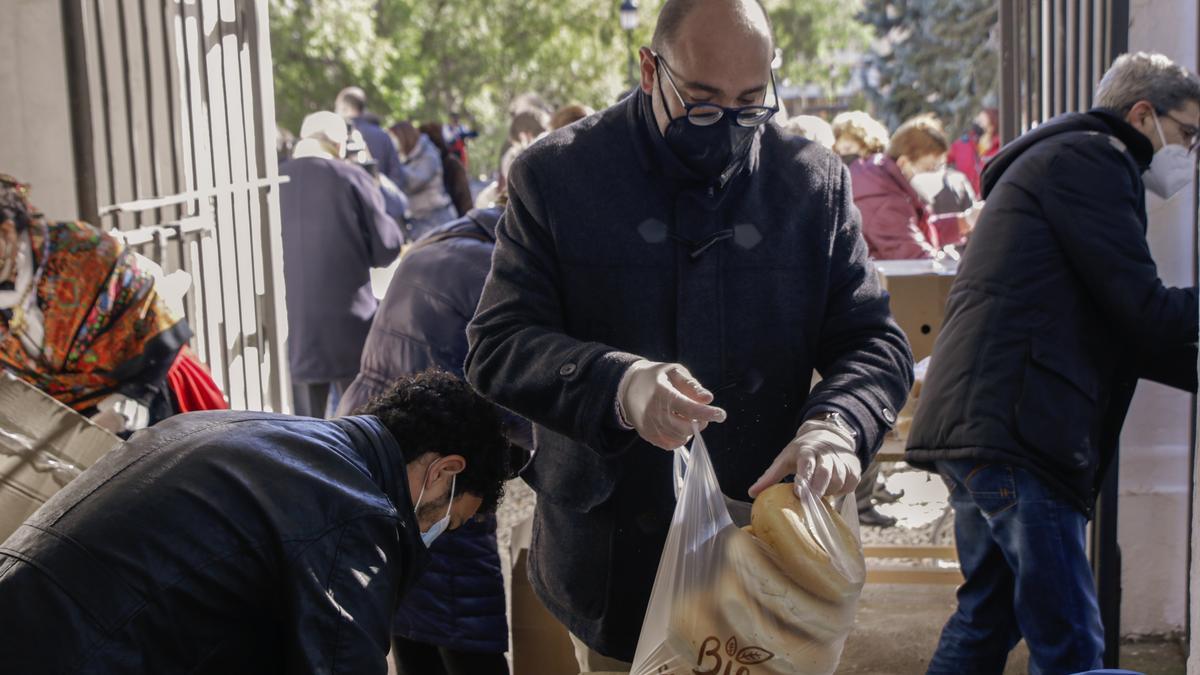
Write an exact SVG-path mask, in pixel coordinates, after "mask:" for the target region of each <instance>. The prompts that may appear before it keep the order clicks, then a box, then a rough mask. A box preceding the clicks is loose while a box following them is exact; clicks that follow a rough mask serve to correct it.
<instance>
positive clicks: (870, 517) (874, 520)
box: [858, 506, 896, 527]
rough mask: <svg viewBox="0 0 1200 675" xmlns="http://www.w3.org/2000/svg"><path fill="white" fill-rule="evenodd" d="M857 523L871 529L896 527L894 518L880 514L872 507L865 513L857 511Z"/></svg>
mask: <svg viewBox="0 0 1200 675" xmlns="http://www.w3.org/2000/svg"><path fill="white" fill-rule="evenodd" d="M858 522H860V523H862V524H863V525H870V526H872V527H894V526H895V525H896V519H895V518H893V517H892V516H888V515H884V514H882V513H880V512H879V511H878V510H876V509H875V507H874V506H872V507H871V508H869V509H867V510H865V511H859V512H858Z"/></svg>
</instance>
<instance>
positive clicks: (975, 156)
mask: <svg viewBox="0 0 1200 675" xmlns="http://www.w3.org/2000/svg"><path fill="white" fill-rule="evenodd" d="M997 152H1000V113H999V111H997V110H996V109H995V108H984V109H983V110H980V111H979V114H978V115H976V116H975V119H974V120H973V121H972V122H971V126H970V128H968V129H967V131H966V132H965V133H964V134H963V135H962V136H961V137H960V138H959V139H958V140H956V141H954V144H953V145H951V146H950V155H949V157H948V158H947V160H946V164H947V165H949V166H950V167H952V168H955V169H958V170H959V171H961V172H963V173H964V174H966V176H967V178H969V179H970V180H971V187H973V188H975V194H979V179H980V176H982V175H983V165H984V164H986V163H987V161H988V160H989V159H991V158H992V157H995V156H996V153H997Z"/></svg>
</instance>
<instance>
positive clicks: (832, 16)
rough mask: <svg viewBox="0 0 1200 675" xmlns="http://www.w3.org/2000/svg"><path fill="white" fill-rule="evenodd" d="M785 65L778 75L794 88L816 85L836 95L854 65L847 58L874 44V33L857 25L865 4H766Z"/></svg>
mask: <svg viewBox="0 0 1200 675" xmlns="http://www.w3.org/2000/svg"><path fill="white" fill-rule="evenodd" d="M763 6H764V7H766V9H767V12H768V14H770V16H771V23H772V26H773V28H774V30H775V42H776V45H777V46H778V47H779V49H781V50H782V52H783V56H784V60H783V64H782V65H781V67H780V70H779V75H780V76H782V77H783V78H784V79H785V80H787V81H788V82H790V83H794V84H817V85H820V86H821V88H822V89H823V90H824V93H825V94H827V95H828V94H833V93H834V92H836V91H837V90H838V89H839V88H840V87H841V86H842V85H844V84H846V82H847V80H848V79H849V77H850V74H851V73H850V71H851V69H852V67H853V66H854V65H856V64H855V63H852V62H848V61H847V60H846V59H845V58H843V57H844V55H845V54H847V53H854V52H860V51H862V50H864V49H866V47H867V45H868V44H869V43H870V38H871V31H870V28H869V27H868V26H866V25H864V24H863V23H862V22H860V21H859V19H858V13H859V10H860V9H861V8H862V7H863V4H862V0H763Z"/></svg>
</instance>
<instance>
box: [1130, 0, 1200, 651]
mask: <svg viewBox="0 0 1200 675" xmlns="http://www.w3.org/2000/svg"><path fill="white" fill-rule="evenodd" d="M1196 4H1197V3H1196V0H1133V2H1132V3H1131V8H1130V32H1129V48H1130V50H1131V51H1139V50H1141V51H1158V52H1162V53H1164V54H1166V55H1167V56H1169V57H1171V58H1172V59H1174V60H1175V61H1176V62H1178V63H1182V64H1186V65H1187V66H1189V67H1193V68H1194V67H1195V65H1196V61H1197V51H1196V50H1197V44H1196V43H1197V31H1196V25H1197V15H1196V13H1197V7H1196ZM1148 199H1149V204H1148V209H1147V210H1148V212H1149V215H1150V231H1149V240H1150V248H1151V251H1152V252H1153V254H1154V258H1155V260H1156V261H1157V262H1158V266H1159V274H1160V275H1161V276H1162V278H1163V280H1164V281H1165V282H1166V283H1167V284H1168V285H1172V286H1191V285H1194V284H1195V283H1196V281H1195V273H1194V270H1193V265H1194V255H1195V250H1196V241H1195V232H1194V231H1193V219H1194V217H1195V212H1196V211H1195V209H1196V197H1195V190H1187V191H1185V193H1184V194H1181V195H1179V196H1177V197H1176V198H1175V199H1173V200H1171V201H1169V202H1163V201H1162V200H1159V199H1157V198H1156V197H1154V196H1153V195H1150V196H1149V198H1148ZM1193 406H1194V402H1193V399H1192V397H1191V396H1190V395H1189V394H1185V393H1183V392H1179V391H1176V390H1172V389H1169V388H1167V387H1164V386H1161V385H1157V384H1154V383H1149V382H1143V383H1142V384H1140V385H1139V387H1138V394H1137V397H1136V398H1135V399H1134V403H1133V407H1132V408H1131V409H1130V413H1129V418H1128V419H1127V421H1126V423H1125V431H1124V433H1123V434H1122V436H1121V483H1120V491H1121V503H1120V518H1119V522H1118V532H1119V534H1118V537H1119V539H1120V543H1121V550H1122V554H1123V556H1122V557H1123V560H1124V565H1123V575H1122V582H1123V586H1124V597H1123V603H1122V611H1121V629H1122V632H1123V633H1125V634H1146V633H1174V632H1178V631H1182V630H1183V627H1184V624H1185V616H1186V615H1187V611H1188V608H1187V600H1186V596H1187V593H1186V590H1187V583H1188V569H1187V559H1188V545H1189V541H1188V532H1189V528H1188V503H1189V499H1190V494H1189V488H1190V485H1189V477H1190V470H1189V469H1190V467H1189V466H1188V461H1189V454H1190V449H1191V448H1190V431H1191V430H1190V422H1191V414H1192V410H1193Z"/></svg>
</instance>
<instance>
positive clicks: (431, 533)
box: [413, 474, 458, 548]
mask: <svg viewBox="0 0 1200 675" xmlns="http://www.w3.org/2000/svg"><path fill="white" fill-rule="evenodd" d="M457 482H458V474H453V475H452V476H450V499H449V501H447V502H446V515H444V516H442V519H441V520H439V521H437V522H436V523H434V524H433V525H430V526H429V529H428V530H427V531H425V532H422V533H421V542H422V543H424V544H425V548H429V547H430V546H432V545H433V540H434V539H437V538H438V537H439V536H441V534H442V533H443V532H445V531H446V528H448V527H450V507H451V505H453V504H454V488H455V484H456V483H457ZM424 496H425V484H424V483H422V484H421V493H420V494H419V495H417V505H416V506H414V507H413V511H415V512H417V513H420V508H421V498H422V497H424Z"/></svg>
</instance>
